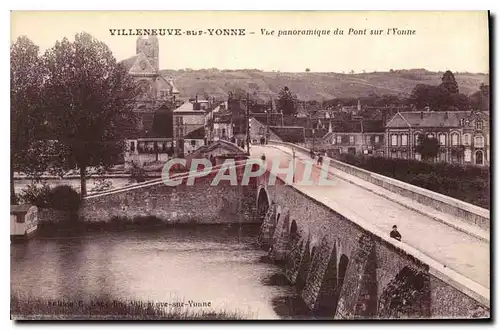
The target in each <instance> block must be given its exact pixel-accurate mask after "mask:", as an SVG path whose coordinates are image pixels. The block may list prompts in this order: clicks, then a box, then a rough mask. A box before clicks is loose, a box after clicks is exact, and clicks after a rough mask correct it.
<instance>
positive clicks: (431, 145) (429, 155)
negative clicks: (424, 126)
mask: <svg viewBox="0 0 500 330" xmlns="http://www.w3.org/2000/svg"><path fill="white" fill-rule="evenodd" d="M415 151H416V152H418V153H420V155H422V159H423V160H432V159H435V158H436V157H437V155H438V153H439V142H438V140H437V139H436V138H433V137H428V136H424V137H423V138H422V140H421V141H420V144H419V145H417V146H416V148H415Z"/></svg>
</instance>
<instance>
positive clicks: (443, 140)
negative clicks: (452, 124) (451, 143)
mask: <svg viewBox="0 0 500 330" xmlns="http://www.w3.org/2000/svg"><path fill="white" fill-rule="evenodd" d="M439 145H440V146H445V145H446V135H444V134H439Z"/></svg>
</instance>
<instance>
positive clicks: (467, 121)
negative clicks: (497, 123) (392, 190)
mask: <svg viewBox="0 0 500 330" xmlns="http://www.w3.org/2000/svg"><path fill="white" fill-rule="evenodd" d="M424 136H427V137H429V138H435V139H437V141H438V143H439V151H438V155H437V156H436V159H435V161H439V162H448V163H458V164H471V165H480V166H482V165H489V163H490V118H489V112H486V111H442V112H434V111H428V112H423V111H420V112H418V111H414V112H398V113H397V114H396V115H394V117H392V119H391V120H389V121H388V123H387V125H386V141H387V143H386V150H387V151H386V153H387V155H388V157H391V158H403V159H409V158H411V159H417V160H421V158H422V157H421V155H420V154H419V152H418V146H419V145H420V143H421V141H422V138H423V137H424Z"/></svg>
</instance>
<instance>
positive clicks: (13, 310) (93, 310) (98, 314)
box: [10, 293, 248, 320]
mask: <svg viewBox="0 0 500 330" xmlns="http://www.w3.org/2000/svg"><path fill="white" fill-rule="evenodd" d="M170 304H174V303H170ZM175 304H176V305H184V306H183V307H162V306H160V304H158V303H154V302H136V301H124V300H113V299H98V298H91V299H89V300H82V301H69V300H48V299H40V298H27V297H22V296H21V295H19V294H16V293H13V294H11V298H10V314H11V319H13V320H243V319H246V318H248V316H244V315H239V314H237V313H230V312H226V311H219V312H216V311H211V310H206V311H198V310H192V309H189V304H188V303H175ZM162 305H164V304H162ZM186 305H187V308H188V309H186V308H185V307H186ZM197 309H199V308H197Z"/></svg>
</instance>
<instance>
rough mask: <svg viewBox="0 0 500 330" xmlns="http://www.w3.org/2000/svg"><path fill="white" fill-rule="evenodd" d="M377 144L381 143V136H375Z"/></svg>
mask: <svg viewBox="0 0 500 330" xmlns="http://www.w3.org/2000/svg"><path fill="white" fill-rule="evenodd" d="M375 143H380V136H378V135H375Z"/></svg>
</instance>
